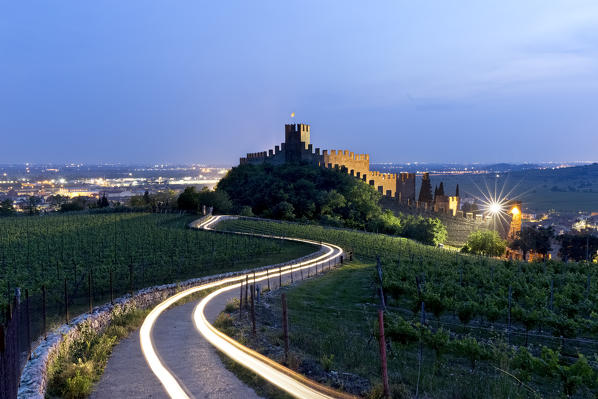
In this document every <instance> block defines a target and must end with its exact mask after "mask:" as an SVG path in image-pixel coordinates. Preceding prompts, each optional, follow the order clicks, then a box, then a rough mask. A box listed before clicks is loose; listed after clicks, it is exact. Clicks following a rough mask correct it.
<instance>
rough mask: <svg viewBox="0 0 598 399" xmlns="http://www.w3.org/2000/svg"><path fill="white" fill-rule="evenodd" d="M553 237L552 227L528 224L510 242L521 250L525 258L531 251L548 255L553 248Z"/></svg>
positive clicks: (511, 245)
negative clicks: (551, 242) (551, 243)
mask: <svg viewBox="0 0 598 399" xmlns="http://www.w3.org/2000/svg"><path fill="white" fill-rule="evenodd" d="M553 237H554V231H553V229H552V227H538V228H535V227H528V226H526V227H523V228H522V229H521V231H520V232H518V233H517V238H515V240H514V241H513V242H512V243H511V244H510V247H511V248H513V249H519V250H521V252H523V258H524V259H525V257H526V255H527V253H528V252H530V251H533V252H535V253H538V254H540V255H546V254H548V253H549V252H550V251H551V250H552V247H551V245H550V240H551V239H552V238H553Z"/></svg>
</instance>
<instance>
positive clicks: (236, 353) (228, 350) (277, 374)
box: [139, 216, 354, 399]
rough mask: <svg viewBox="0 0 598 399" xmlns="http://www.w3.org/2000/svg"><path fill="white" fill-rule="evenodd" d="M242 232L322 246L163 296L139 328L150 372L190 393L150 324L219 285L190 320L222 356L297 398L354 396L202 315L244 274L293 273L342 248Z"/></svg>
mask: <svg viewBox="0 0 598 399" xmlns="http://www.w3.org/2000/svg"><path fill="white" fill-rule="evenodd" d="M229 218H231V217H229V216H226V217H225V216H210V217H208V218H207V219H206V220H204V221H201V222H200V223H197V224H195V223H191V225H190V226H191V227H193V228H198V229H206V230H211V228H212V226H214V225H215V224H217V223H218V222H220V221H221V220H225V219H229ZM236 234H245V235H255V236H260V237H267V238H277V239H284V240H289V241H298V242H304V243H309V244H313V245H317V246H319V247H320V248H321V250H324V253H323V254H322V255H319V256H316V257H314V258H312V259H309V260H306V261H301V262H294V263H291V264H287V265H285V266H276V267H274V268H270V269H268V270H266V269H261V270H257V271H255V272H253V271H251V272H249V273H244V274H241V275H238V276H234V277H228V278H223V279H221V280H218V281H214V282H210V283H205V284H202V285H199V286H196V287H192V288H189V289H186V290H184V291H181V292H179V293H177V294H175V295H173V296H172V297H170V298H168V299H166V300H165V301H163V302H161V303H160V304H159V305H157V306H156V307H155V308H154V309H152V311H151V312H150V313H149V314H148V315H147V317H146V318H145V320H144V322H143V325H142V326H141V329H140V331H139V337H140V345H141V351H142V352H143V355H144V357H145V360H146V362H147V363H148V365H149V367H150V369H151V370H152V372H153V373H154V375H155V376H156V377H157V378H158V380H159V381H160V383H161V384H162V386H163V387H164V389H165V390H166V392H167V393H168V395H169V396H170V397H171V398H177V399H179V398H180V399H188V398H191V395H190V394H189V393H187V391H186V390H185V388H184V386H183V384H182V383H181V382H179V381H178V380H177V378H176V376H174V375H173V374H172V373H171V372H170V370H168V368H167V367H166V366H165V365H164V364H163V363H162V361H161V359H160V357H159V356H158V354H157V352H156V349H155V346H154V344H153V342H152V334H151V331H152V328H153V326H154V324H155V323H156V321H157V319H158V317H159V316H160V315H161V314H162V313H163V312H164V311H165V310H166V309H168V308H169V307H170V306H172V305H174V304H175V303H176V302H178V301H180V300H181V299H183V298H185V297H187V296H189V295H192V294H194V293H197V292H200V291H205V290H208V289H212V288H217V287H222V288H220V289H218V290H216V291H214V292H212V293H211V294H209V295H207V296H206V297H205V298H204V299H203V300H201V301H200V302H199V304H198V305H197V306H196V308H195V310H194V312H193V320H194V323H195V327H196V328H197V330H198V331H199V333H200V334H201V335H202V336H203V337H204V338H205V339H206V340H207V341H208V342H210V343H211V344H212V345H214V346H215V347H216V348H218V349H219V350H220V351H221V352H223V353H224V354H225V355H226V356H228V357H229V358H231V359H232V360H234V361H235V362H237V363H239V364H241V365H243V366H244V367H246V368H248V369H250V370H252V371H253V372H255V373H256V374H258V375H260V376H261V377H262V378H264V379H266V380H267V381H269V382H271V383H272V384H274V385H276V386H277V387H279V388H281V389H282V390H284V391H286V392H287V393H289V394H291V395H293V396H295V397H298V398H310V399H324V398H354V397H353V396H351V395H347V394H344V393H342V392H338V391H336V390H334V389H332V388H329V387H327V386H325V385H321V384H318V383H316V382H315V381H312V380H310V379H308V378H306V377H304V376H302V375H301V374H298V373H296V372H294V371H293V370H290V369H288V368H286V367H284V366H282V365H280V364H278V363H276V362H274V361H273V360H271V359H269V358H267V357H265V356H263V355H261V354H260V353H258V352H255V351H253V350H252V349H250V348H247V347H246V346H243V345H241V344H240V343H239V342H237V341H235V340H234V339H232V338H231V337H229V336H227V335H226V334H223V333H222V332H220V331H218V330H217V329H216V328H214V326H212V325H211V324H210V323H209V322H208V321H207V319H206V317H205V314H204V310H205V307H206V305H207V304H208V303H209V302H210V300H211V299H213V298H215V297H216V296H218V295H220V294H222V293H224V292H226V291H230V290H234V289H236V288H239V287H240V286H241V284H242V282H243V281H244V280H245V279H246V277H248V276H250V277H251V278H252V280H253V281H256V282H257V281H263V280H265V279H267V278H271V277H272V276H273V275H272V274H271V273H269V271H270V270H276V271H277V272H278V273H277V274H280V275H286V274H289V273H295V272H297V271H299V270H303V269H307V268H311V267H314V266H315V267H316V270H317V266H319V265H321V266H322V268H323V266H324V265H325V264H326V263H327V262H330V261H333V260H334V261H336V260H337V259H338V258H340V257H341V256H342V254H343V250H342V248H340V247H339V246H337V245H334V244H328V243H320V242H316V241H312V240H305V239H299V238H287V237H279V236H269V235H264V234H250V233H236Z"/></svg>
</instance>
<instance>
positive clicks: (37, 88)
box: [0, 0, 598, 164]
mask: <svg viewBox="0 0 598 399" xmlns="http://www.w3.org/2000/svg"><path fill="white" fill-rule="evenodd" d="M291 112H295V113H296V118H295V121H296V122H305V123H309V124H311V125H312V143H314V146H319V147H322V148H331V149H341V148H342V149H349V150H352V151H355V152H368V153H370V154H371V160H372V161H373V162H409V161H423V162H498V161H506V162H527V161H531V162H534V161H573V160H588V161H596V160H598V2H597V1H596V0H588V1H577V0H563V1H556V0H551V1H546V0H538V1H531V0H526V1H521V0H512V1H511V0H501V1H495V2H489V1H397V0H390V1H375V2H363V1H346V0H343V1H322V0H314V1H305V0H302V1H280V0H271V1H255V2H254V1H210V2H208V1H198V0H179V1H149V0H126V1H122V0H113V1H109V0H102V1H94V2H90V1H80V0H62V1H49V0H47V1H31V2H26V1H5V2H2V3H0V137H1V141H0V163H12V162H65V161H78V162H125V163H126V162H132V163H145V162H201V163H212V164H213V163H218V164H234V163H236V162H238V158H239V157H240V156H242V155H244V153H245V152H254V151H261V150H266V149H268V148H270V147H272V146H274V145H275V144H279V143H280V142H281V141H282V140H283V136H284V128H283V125H284V123H288V122H290V117H289V115H290V113H291Z"/></svg>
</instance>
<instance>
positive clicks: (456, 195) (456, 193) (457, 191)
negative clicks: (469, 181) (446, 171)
mask: <svg viewBox="0 0 598 399" xmlns="http://www.w3.org/2000/svg"><path fill="white" fill-rule="evenodd" d="M458 196H459V184H457V189H456V190H455V197H458Z"/></svg>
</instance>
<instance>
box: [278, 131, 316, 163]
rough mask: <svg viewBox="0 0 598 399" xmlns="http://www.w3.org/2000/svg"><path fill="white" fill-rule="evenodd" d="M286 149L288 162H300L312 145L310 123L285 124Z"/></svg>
mask: <svg viewBox="0 0 598 399" xmlns="http://www.w3.org/2000/svg"><path fill="white" fill-rule="evenodd" d="M284 139H285V142H284V151H285V159H286V162H299V161H301V158H302V157H301V155H302V153H303V151H304V150H307V149H308V148H309V145H310V132H309V125H306V124H303V123H298V124H296V125H295V124H289V125H284Z"/></svg>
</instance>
